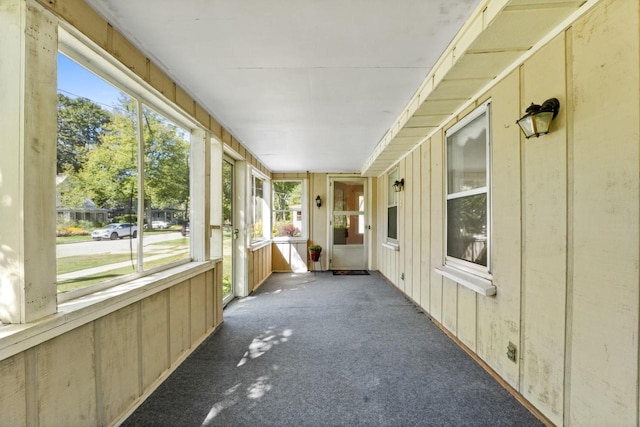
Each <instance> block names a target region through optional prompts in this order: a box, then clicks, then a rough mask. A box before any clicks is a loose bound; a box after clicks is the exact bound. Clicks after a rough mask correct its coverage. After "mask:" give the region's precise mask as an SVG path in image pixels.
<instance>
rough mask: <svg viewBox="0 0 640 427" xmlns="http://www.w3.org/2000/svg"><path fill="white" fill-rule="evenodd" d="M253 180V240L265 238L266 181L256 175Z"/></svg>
mask: <svg viewBox="0 0 640 427" xmlns="http://www.w3.org/2000/svg"><path fill="white" fill-rule="evenodd" d="M252 182H253V185H252V196H253V197H252V198H253V221H252V224H251V240H262V239H263V238H264V220H263V218H264V217H263V214H264V204H265V200H264V183H263V181H262V180H261V179H260V178H257V177H255V176H254V177H253V180H252Z"/></svg>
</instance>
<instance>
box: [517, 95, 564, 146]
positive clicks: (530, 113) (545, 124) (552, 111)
mask: <svg viewBox="0 0 640 427" xmlns="http://www.w3.org/2000/svg"><path fill="white" fill-rule="evenodd" d="M559 109H560V101H558V99H557V98H551V99H547V100H546V101H545V102H544V103H543V104H542V105H536V104H533V103H532V104H531V105H530V106H529V108H527V113H526V114H525V115H524V116H523V117H522V118H521V119H520V120H518V121H517V122H516V123H518V126H520V129H522V133H524V136H525V137H526V138H531V137H532V136H535V137H538V136H540V135H544V134H547V133H549V127H550V126H551V121H552V120H553V119H555V118H556V116H557V115H558V110H559Z"/></svg>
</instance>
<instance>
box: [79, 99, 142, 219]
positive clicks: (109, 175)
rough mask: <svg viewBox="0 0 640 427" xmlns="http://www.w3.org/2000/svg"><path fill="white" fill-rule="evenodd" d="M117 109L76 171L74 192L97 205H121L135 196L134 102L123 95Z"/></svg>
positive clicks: (136, 181) (136, 180) (136, 179)
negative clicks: (79, 193)
mask: <svg viewBox="0 0 640 427" xmlns="http://www.w3.org/2000/svg"><path fill="white" fill-rule="evenodd" d="M120 103H121V108H120V109H118V110H116V112H115V113H114V115H113V119H112V121H111V123H110V124H109V125H107V126H106V129H105V130H106V131H105V132H103V133H102V134H101V135H100V144H98V145H97V146H95V147H93V148H92V149H91V150H90V151H89V152H88V153H87V155H86V161H85V163H84V166H83V167H82V169H81V170H80V171H79V172H78V174H77V179H78V184H79V185H78V187H77V189H78V191H80V192H81V194H82V195H83V196H84V197H86V198H89V199H91V200H93V201H94V203H95V204H96V205H97V206H100V207H123V206H129V205H131V203H132V201H133V200H134V199H137V192H138V161H137V159H138V154H137V152H138V137H137V125H136V122H137V114H136V105H135V101H134V100H133V99H130V98H123V99H121V101H120Z"/></svg>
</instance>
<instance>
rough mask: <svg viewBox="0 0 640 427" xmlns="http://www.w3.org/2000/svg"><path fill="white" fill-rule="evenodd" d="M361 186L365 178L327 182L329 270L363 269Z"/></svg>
mask: <svg viewBox="0 0 640 427" xmlns="http://www.w3.org/2000/svg"><path fill="white" fill-rule="evenodd" d="M365 186H366V179H365V178H356V177H354V178H348V177H344V178H343V177H331V178H330V180H329V187H330V192H331V193H330V194H331V215H330V216H329V243H330V247H331V253H330V261H329V268H330V269H332V270H365V269H367V241H366V233H365V229H366V226H365V206H366V200H365V194H366V191H365V190H366V187H365Z"/></svg>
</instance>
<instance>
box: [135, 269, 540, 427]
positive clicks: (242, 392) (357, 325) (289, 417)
mask: <svg viewBox="0 0 640 427" xmlns="http://www.w3.org/2000/svg"><path fill="white" fill-rule="evenodd" d="M123 425H124V426H422V425H425V426H429V425H433V426H440V425H446V426H466V425H481V426H501V425H502V426H534V425H535V426H537V425H542V424H541V423H540V422H539V421H538V420H537V419H536V418H535V417H534V416H533V415H531V413H529V412H528V411H527V410H526V409H525V408H524V407H523V406H521V405H520V403H519V402H517V401H516V400H515V399H514V398H513V397H512V396H511V395H510V394H509V393H508V392H507V391H506V390H505V389H504V388H502V387H501V386H500V385H499V384H498V383H497V382H496V381H495V380H494V379H493V378H491V376H490V375H488V374H487V373H486V372H485V371H484V370H483V369H482V368H481V367H480V366H479V365H478V364H477V363H476V362H474V361H473V360H472V359H471V358H470V357H469V356H468V355H467V354H466V353H465V352H464V351H462V350H461V349H460V348H459V347H458V346H457V345H456V344H455V343H454V342H452V341H451V340H450V339H449V338H448V337H447V336H446V335H445V334H444V333H443V332H442V331H441V330H439V329H438V328H437V327H436V326H435V325H434V324H433V323H432V322H431V321H430V320H429V318H428V316H427V315H426V314H424V313H422V312H421V311H420V310H419V309H418V308H416V307H415V306H414V305H413V304H411V303H410V302H409V301H407V300H406V299H405V298H404V297H403V296H402V295H401V294H400V293H399V292H398V291H397V290H395V289H394V288H393V287H392V286H391V285H389V284H388V283H387V282H386V281H384V279H383V278H382V277H381V276H380V275H379V274H378V273H372V274H371V275H370V276H334V275H332V274H331V273H330V272H326V273H315V274H313V273H308V274H302V275H300V274H298V275H296V274H285V273H274V274H273V275H272V276H271V277H270V278H269V279H268V280H267V281H266V282H265V283H264V284H263V285H262V286H261V287H260V288H259V290H258V291H257V292H256V293H255V294H254V295H252V296H251V297H248V298H244V299H241V300H237V301H234V302H232V303H231V304H230V305H229V306H227V308H226V309H225V311H224V324H223V325H222V327H221V328H220V329H219V330H218V331H217V332H216V333H215V334H213V335H212V336H210V337H209V338H208V339H207V340H205V342H203V343H202V344H201V345H200V346H199V347H198V348H197V349H196V350H195V351H194V352H193V354H191V356H189V357H188V358H187V360H186V361H185V362H184V363H183V364H182V365H181V366H180V367H179V368H178V369H177V370H176V371H175V372H174V373H173V374H172V375H171V376H170V377H169V378H168V379H167V381H165V382H164V383H163V384H162V385H161V386H160V387H159V388H158V389H157V390H156V391H155V392H154V393H153V394H152V395H151V396H150V397H149V399H147V401H146V402H144V403H143V404H142V405H141V406H140V407H139V408H138V409H137V410H136V411H135V412H134V413H133V414H132V415H131V416H130V417H129V418H128V419H127V420H126V421H125V423H124V424H123Z"/></svg>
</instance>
